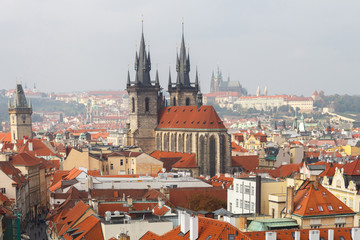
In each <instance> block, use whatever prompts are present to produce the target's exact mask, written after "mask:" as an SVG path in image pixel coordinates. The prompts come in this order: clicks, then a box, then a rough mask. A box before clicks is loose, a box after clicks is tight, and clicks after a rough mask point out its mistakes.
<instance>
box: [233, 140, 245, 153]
mask: <svg viewBox="0 0 360 240" xmlns="http://www.w3.org/2000/svg"><path fill="white" fill-rule="evenodd" d="M231 150H232V151H234V152H248V151H247V150H246V149H245V148H243V147H241V146H239V145H237V144H236V143H235V142H231Z"/></svg>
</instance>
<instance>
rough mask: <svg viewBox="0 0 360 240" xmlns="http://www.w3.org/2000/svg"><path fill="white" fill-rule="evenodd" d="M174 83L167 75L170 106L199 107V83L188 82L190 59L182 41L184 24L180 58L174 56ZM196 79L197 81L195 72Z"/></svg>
mask: <svg viewBox="0 0 360 240" xmlns="http://www.w3.org/2000/svg"><path fill="white" fill-rule="evenodd" d="M176 72H177V78H176V82H175V83H172V82H171V76H170V74H169V84H168V92H169V94H170V105H171V106H190V105H199V98H198V97H199V96H200V95H199V94H198V92H199V83H198V81H195V82H194V83H191V82H190V76H189V73H190V57H189V54H186V48H185V40H184V24H183V31H182V39H181V47H180V58H179V55H178V54H177V56H176ZM196 79H198V75H197V71H196Z"/></svg>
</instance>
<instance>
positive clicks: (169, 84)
mask: <svg viewBox="0 0 360 240" xmlns="http://www.w3.org/2000/svg"><path fill="white" fill-rule="evenodd" d="M171 85H172V83H171V71H170V67H169V83H168V86H169V87H171Z"/></svg>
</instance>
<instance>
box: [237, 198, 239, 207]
mask: <svg viewBox="0 0 360 240" xmlns="http://www.w3.org/2000/svg"><path fill="white" fill-rule="evenodd" d="M236 207H239V199H238V198H237V199H236Z"/></svg>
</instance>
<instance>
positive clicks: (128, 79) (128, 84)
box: [127, 70, 130, 87]
mask: <svg viewBox="0 0 360 240" xmlns="http://www.w3.org/2000/svg"><path fill="white" fill-rule="evenodd" d="M127 86H128V87H130V72H129V70H128V76H127Z"/></svg>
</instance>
